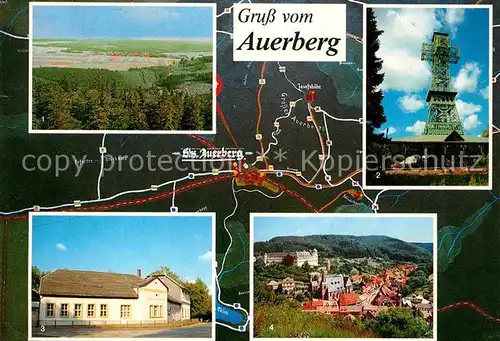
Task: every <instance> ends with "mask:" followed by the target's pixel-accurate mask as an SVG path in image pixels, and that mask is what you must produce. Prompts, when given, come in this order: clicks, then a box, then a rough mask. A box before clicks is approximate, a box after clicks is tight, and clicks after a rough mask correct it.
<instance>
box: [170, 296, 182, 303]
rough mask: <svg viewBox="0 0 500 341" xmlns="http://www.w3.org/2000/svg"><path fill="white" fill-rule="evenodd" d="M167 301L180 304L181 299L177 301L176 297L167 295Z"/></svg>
mask: <svg viewBox="0 0 500 341" xmlns="http://www.w3.org/2000/svg"><path fill="white" fill-rule="evenodd" d="M168 301H169V302H171V303H175V304H182V302H181V301H179V300H178V299H175V298H173V297H172V296H168Z"/></svg>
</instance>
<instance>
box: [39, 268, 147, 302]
mask: <svg viewBox="0 0 500 341" xmlns="http://www.w3.org/2000/svg"><path fill="white" fill-rule="evenodd" d="M153 279H154V278H150V279H147V280H143V279H141V278H139V277H137V276H135V275H126V274H117V273H111V272H96V271H81V270H61V269H59V270H55V271H53V272H51V273H49V274H47V275H45V276H43V277H42V279H41V282H40V295H42V296H70V297H108V298H138V297H139V296H138V294H137V293H136V291H135V290H134V288H139V287H142V286H144V285H147V284H148V283H149V282H151V280H153Z"/></svg>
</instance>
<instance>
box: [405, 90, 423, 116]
mask: <svg viewBox="0 0 500 341" xmlns="http://www.w3.org/2000/svg"><path fill="white" fill-rule="evenodd" d="M398 103H399V105H400V106H401V107H402V108H403V109H404V111H406V112H415V111H419V110H420V109H422V108H423V107H424V106H425V101H424V100H423V99H421V98H419V97H418V96H417V95H411V94H408V95H404V96H403V97H399V98H398Z"/></svg>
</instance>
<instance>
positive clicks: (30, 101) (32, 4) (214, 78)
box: [28, 1, 217, 135]
mask: <svg viewBox="0 0 500 341" xmlns="http://www.w3.org/2000/svg"><path fill="white" fill-rule="evenodd" d="M42 6H43V7H51V6H54V7H62V6H65V7H173V8H176V7H205V8H212V129H211V130H81V129H74V130H58V129H33V13H34V10H33V9H34V8H35V7H42ZM216 11H217V3H212V2H209V3H185V2H42V1H30V2H29V10H28V12H29V36H28V39H29V40H28V48H29V56H28V133H29V134H81V135H90V134H136V135H155V134H156V135H190V134H207V135H215V134H216V133H217V109H216V108H217V91H216V89H217V12H216Z"/></svg>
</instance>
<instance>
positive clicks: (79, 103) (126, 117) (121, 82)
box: [33, 62, 213, 130]
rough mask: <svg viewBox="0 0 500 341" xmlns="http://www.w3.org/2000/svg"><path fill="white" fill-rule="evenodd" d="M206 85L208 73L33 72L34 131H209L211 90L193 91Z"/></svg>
mask: <svg viewBox="0 0 500 341" xmlns="http://www.w3.org/2000/svg"><path fill="white" fill-rule="evenodd" d="M192 63H194V62H192ZM184 64H185V63H184ZM205 64H208V62H207V63H205ZM180 68H183V69H186V70H188V71H189V70H191V67H190V66H180ZM211 84H212V73H211V71H208V72H205V71H196V70H192V71H189V72H187V71H186V72H184V73H180V74H169V70H168V69H167V68H159V67H152V68H143V69H130V70H128V71H110V70H104V69H76V68H66V69H64V68H53V67H46V68H35V69H33V128H34V129H57V130H211V128H212V117H213V114H212V111H213V110H212V92H211V91H208V92H203V91H194V90H193V89H195V90H196V89H198V88H202V89H205V88H208V89H210V90H211V89H212V86H211ZM190 88H191V90H190ZM212 91H213V90H212Z"/></svg>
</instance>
